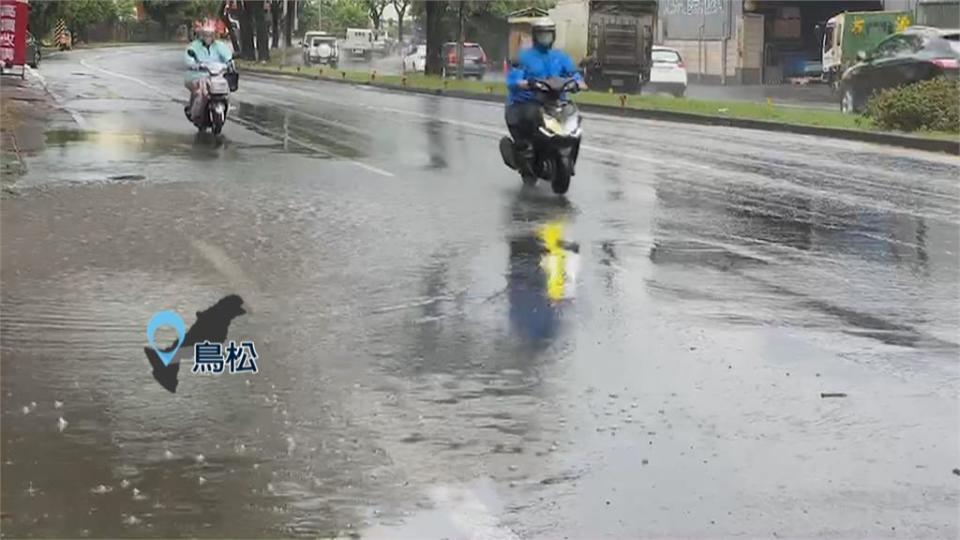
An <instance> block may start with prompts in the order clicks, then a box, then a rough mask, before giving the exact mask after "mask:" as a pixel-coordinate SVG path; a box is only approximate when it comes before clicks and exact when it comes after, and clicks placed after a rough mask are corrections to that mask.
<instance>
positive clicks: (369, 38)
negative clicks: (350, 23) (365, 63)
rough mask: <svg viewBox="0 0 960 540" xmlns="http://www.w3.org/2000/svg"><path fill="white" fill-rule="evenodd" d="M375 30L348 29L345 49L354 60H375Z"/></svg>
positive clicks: (344, 44) (344, 43)
mask: <svg viewBox="0 0 960 540" xmlns="http://www.w3.org/2000/svg"><path fill="white" fill-rule="evenodd" d="M373 37H374V36H373V30H370V29H368V28H347V39H345V40H344V42H343V48H344V49H345V50H346V51H347V54H349V55H350V56H353V57H354V58H364V59H366V60H370V59H371V58H373Z"/></svg>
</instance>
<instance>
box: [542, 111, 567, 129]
mask: <svg viewBox="0 0 960 540" xmlns="http://www.w3.org/2000/svg"><path fill="white" fill-rule="evenodd" d="M543 127H545V128H547V131H549V132H550V133H562V132H563V126H561V125H560V121H559V120H557V119H556V118H554V117H552V116H548V115H543Z"/></svg>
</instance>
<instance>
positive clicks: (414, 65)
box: [403, 45, 427, 73]
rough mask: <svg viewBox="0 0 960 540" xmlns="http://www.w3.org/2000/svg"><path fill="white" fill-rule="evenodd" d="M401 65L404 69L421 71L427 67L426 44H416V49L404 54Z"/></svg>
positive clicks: (415, 71)
mask: <svg viewBox="0 0 960 540" xmlns="http://www.w3.org/2000/svg"><path fill="white" fill-rule="evenodd" d="M403 67H404V70H406V71H412V72H414V73H423V72H424V70H426V69H427V46H426V45H417V48H416V50H414V51H413V52H411V53H410V54H408V55H407V56H404V57H403Z"/></svg>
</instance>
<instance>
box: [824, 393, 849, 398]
mask: <svg viewBox="0 0 960 540" xmlns="http://www.w3.org/2000/svg"><path fill="white" fill-rule="evenodd" d="M820 397H821V398H841V397H847V395H846V394H844V393H843V392H820Z"/></svg>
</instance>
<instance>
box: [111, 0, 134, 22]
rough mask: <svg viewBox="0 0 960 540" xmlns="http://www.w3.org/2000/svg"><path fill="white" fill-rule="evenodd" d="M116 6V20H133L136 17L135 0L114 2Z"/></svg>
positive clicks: (117, 0)
mask: <svg viewBox="0 0 960 540" xmlns="http://www.w3.org/2000/svg"><path fill="white" fill-rule="evenodd" d="M114 1H115V3H116V4H117V18H118V19H120V20H121V21H130V20H134V19H136V17H137V2H136V0H114Z"/></svg>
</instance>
